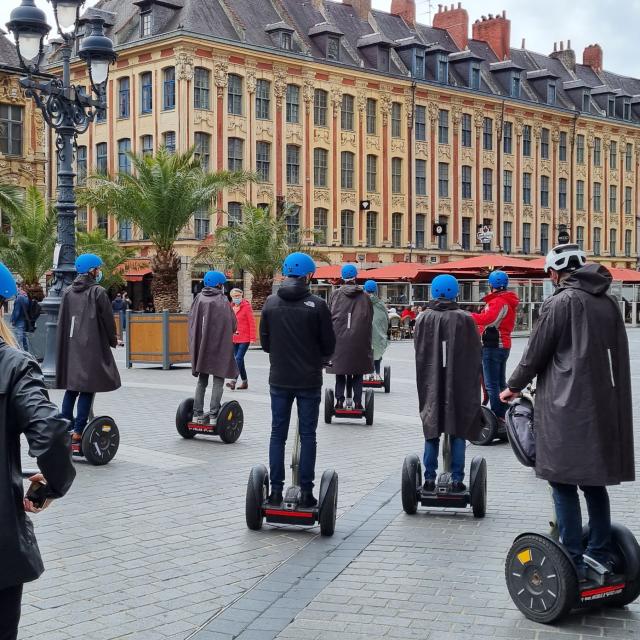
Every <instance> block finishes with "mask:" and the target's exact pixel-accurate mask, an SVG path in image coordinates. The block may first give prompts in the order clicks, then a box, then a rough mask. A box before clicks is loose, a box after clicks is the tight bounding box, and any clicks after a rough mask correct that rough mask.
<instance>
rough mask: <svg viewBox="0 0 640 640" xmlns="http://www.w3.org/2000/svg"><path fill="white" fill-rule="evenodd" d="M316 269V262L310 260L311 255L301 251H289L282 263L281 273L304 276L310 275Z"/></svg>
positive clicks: (296, 276)
mask: <svg viewBox="0 0 640 640" xmlns="http://www.w3.org/2000/svg"><path fill="white" fill-rule="evenodd" d="M315 270H316V263H315V262H314V261H313V260H312V258H311V256H309V255H307V254H306V253H302V252H301V251H296V252H295V253H290V254H289V255H288V256H287V257H286V258H285V259H284V262H283V263H282V275H283V276H288V277H293V278H303V277H304V276H308V275H311V274H312V273H314V272H315Z"/></svg>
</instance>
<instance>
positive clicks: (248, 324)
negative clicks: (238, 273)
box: [227, 288, 256, 389]
mask: <svg viewBox="0 0 640 640" xmlns="http://www.w3.org/2000/svg"><path fill="white" fill-rule="evenodd" d="M231 308H232V309H233V313H234V314H235V316H236V323H237V328H236V330H235V333H234V334H233V355H234V357H235V359H236V364H237V365H238V371H239V372H240V384H239V385H238V386H236V379H235V378H234V379H233V380H231V381H229V382H228V383H227V387H229V388H230V389H248V388H249V380H248V378H247V369H246V368H245V366H244V358H245V355H246V354H247V350H248V349H249V345H250V344H251V343H252V342H255V341H256V322H255V320H254V318H253V309H252V308H251V303H250V302H249V301H248V300H246V299H245V298H244V293H243V291H242V289H237V288H236V289H231Z"/></svg>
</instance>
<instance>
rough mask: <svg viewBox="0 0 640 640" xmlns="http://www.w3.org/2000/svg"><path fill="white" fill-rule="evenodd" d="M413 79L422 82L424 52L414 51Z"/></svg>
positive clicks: (420, 50)
mask: <svg viewBox="0 0 640 640" xmlns="http://www.w3.org/2000/svg"><path fill="white" fill-rule="evenodd" d="M413 77H414V78H419V79H420V80H424V51H422V49H416V55H415V59H414V64H413Z"/></svg>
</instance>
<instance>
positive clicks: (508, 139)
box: [502, 122, 513, 154]
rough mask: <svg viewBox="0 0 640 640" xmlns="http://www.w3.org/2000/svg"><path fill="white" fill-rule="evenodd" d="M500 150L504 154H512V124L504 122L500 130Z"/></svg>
mask: <svg viewBox="0 0 640 640" xmlns="http://www.w3.org/2000/svg"><path fill="white" fill-rule="evenodd" d="M502 149H503V151H504V153H509V154H511V153H513V123H511V122H505V123H504V127H503V130H502Z"/></svg>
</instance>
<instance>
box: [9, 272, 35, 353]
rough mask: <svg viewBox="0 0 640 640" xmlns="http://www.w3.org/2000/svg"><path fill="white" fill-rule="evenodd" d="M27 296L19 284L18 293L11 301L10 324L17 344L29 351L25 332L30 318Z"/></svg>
mask: <svg viewBox="0 0 640 640" xmlns="http://www.w3.org/2000/svg"><path fill="white" fill-rule="evenodd" d="M29 305H30V303H29V296H28V295H27V292H26V291H25V290H24V289H23V288H22V286H21V285H20V286H19V287H18V294H17V296H16V299H15V300H14V302H13V311H12V312H11V324H12V325H13V331H14V333H15V336H16V340H17V341H18V346H19V347H20V349H22V350H23V351H27V352H28V351H29V337H28V335H27V333H28V332H29V331H31V320H30V315H29Z"/></svg>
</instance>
